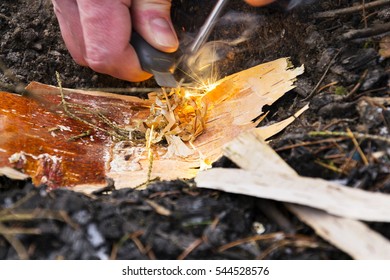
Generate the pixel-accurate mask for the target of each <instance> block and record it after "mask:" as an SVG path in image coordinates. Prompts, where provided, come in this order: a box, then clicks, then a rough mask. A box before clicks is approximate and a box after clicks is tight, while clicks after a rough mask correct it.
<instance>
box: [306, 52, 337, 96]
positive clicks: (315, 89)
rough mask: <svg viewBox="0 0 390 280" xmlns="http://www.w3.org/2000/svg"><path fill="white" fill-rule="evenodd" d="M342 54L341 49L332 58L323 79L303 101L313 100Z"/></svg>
mask: <svg viewBox="0 0 390 280" xmlns="http://www.w3.org/2000/svg"><path fill="white" fill-rule="evenodd" d="M340 53H341V49H340V50H339V51H338V52H337V53H336V54H335V55H334V57H333V58H332V60H331V61H330V62H329V64H328V66H327V67H326V69H325V72H324V74H323V75H322V77H321V79H320V80H319V81H318V83H317V84H316V86H315V87H314V88H313V90H312V91H311V92H310V93H309V95H308V96H307V97H305V98H304V99H303V100H302V101H307V100H309V99H311V98H312V97H313V95H314V94H315V93H316V92H317V89H318V88H319V86H320V85H321V83H322V82H323V81H324V79H325V77H326V75H327V74H328V72H329V69H330V67H331V66H332V65H333V62H334V61H335V60H336V58H337V57H338V56H339V54H340Z"/></svg>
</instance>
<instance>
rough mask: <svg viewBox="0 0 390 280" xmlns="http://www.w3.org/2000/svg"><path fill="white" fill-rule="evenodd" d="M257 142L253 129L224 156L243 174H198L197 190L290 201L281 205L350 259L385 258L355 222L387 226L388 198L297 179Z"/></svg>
mask: <svg viewBox="0 0 390 280" xmlns="http://www.w3.org/2000/svg"><path fill="white" fill-rule="evenodd" d="M262 139H263V138H262V137H261V136H260V135H259V133H258V131H256V130H252V131H250V132H247V133H244V134H242V135H241V136H239V137H238V138H237V139H236V140H234V141H233V142H232V143H230V144H229V145H228V146H227V147H226V148H225V155H226V156H227V157H229V158H230V159H231V160H232V161H233V162H235V163H236V164H237V165H239V166H240V167H241V168H242V169H243V170H237V169H235V170H234V169H211V170H208V171H205V172H201V173H200V174H198V176H197V177H196V179H195V181H196V183H197V186H198V187H203V188H210V189H218V190H222V191H226V192H231V193H239V194H244V195H251V196H256V197H261V198H268V199H273V200H280V201H284V202H290V203H285V205H286V207H287V208H288V209H289V210H290V211H292V212H293V213H295V214H296V215H297V216H298V217H299V218H300V219H301V220H302V221H303V222H305V223H307V224H308V225H309V226H311V227H312V228H313V229H315V230H316V232H317V234H318V235H319V236H321V237H322V238H324V239H325V240H328V241H329V242H330V243H332V244H334V245H335V246H336V247H338V248H339V249H341V250H343V251H344V252H346V253H347V254H349V255H350V256H351V257H353V258H355V259H390V242H389V241H388V240H386V239H385V238H384V237H383V236H381V235H380V234H378V233H377V232H375V231H373V230H371V229H370V228H368V227H367V226H366V225H365V224H363V223H362V222H360V221H357V220H355V219H364V220H370V221H387V222H390V207H389V205H390V204H389V203H390V196H388V195H385V194H380V193H369V192H365V191H361V190H356V189H350V188H348V187H344V186H341V185H338V184H336V183H331V182H328V181H325V180H322V179H312V178H303V177H300V176H299V175H298V174H297V173H296V172H295V171H294V170H293V169H292V168H291V167H290V166H288V165H287V164H286V163H285V162H284V161H283V159H281V158H280V157H279V156H278V155H277V154H276V153H275V152H274V151H273V150H272V149H271V148H270V147H269V146H268V145H266V144H265V143H264V141H263V140H262ZM237 178H239V179H237ZM291 203H299V204H301V205H304V206H297V205H295V204H291ZM307 206H310V207H314V208H320V209H322V210H325V211H327V212H328V213H332V214H327V213H325V212H323V211H321V210H317V209H313V208H310V207H307ZM336 215H337V216H336Z"/></svg>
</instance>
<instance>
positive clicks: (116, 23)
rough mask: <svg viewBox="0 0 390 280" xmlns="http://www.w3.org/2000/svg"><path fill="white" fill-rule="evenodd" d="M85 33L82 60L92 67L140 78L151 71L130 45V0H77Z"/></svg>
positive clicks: (136, 78) (118, 74) (120, 76)
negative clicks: (143, 68) (147, 71)
mask: <svg viewBox="0 0 390 280" xmlns="http://www.w3.org/2000/svg"><path fill="white" fill-rule="evenodd" d="M77 3H78V6H79V13H80V21H81V25H82V29H83V34H84V42H85V56H84V58H85V60H86V62H87V63H88V66H89V67H91V68H92V69H93V70H94V71H96V72H100V73H104V74H109V75H111V76H113V77H116V78H119V79H123V80H128V81H133V82H136V81H142V80H146V79H147V78H149V77H150V76H151V75H150V74H148V73H146V72H144V71H143V70H142V69H141V66H140V63H139V60H138V57H137V54H136V52H135V50H134V49H133V47H131V46H130V44H129V40H130V32H131V21H130V10H129V7H130V3H131V0H88V1H86V0H78V2H77Z"/></svg>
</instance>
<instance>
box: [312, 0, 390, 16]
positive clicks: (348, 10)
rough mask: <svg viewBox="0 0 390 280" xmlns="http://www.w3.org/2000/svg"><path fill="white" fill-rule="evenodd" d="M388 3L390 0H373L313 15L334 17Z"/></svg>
mask: <svg viewBox="0 0 390 280" xmlns="http://www.w3.org/2000/svg"><path fill="white" fill-rule="evenodd" d="M386 5H390V0H379V1H373V2H370V3H364V4H362V5H358V6H353V7H349V8H344V9H337V10H331V11H325V12H320V13H316V14H314V15H313V17H314V18H332V17H336V16H339V15H346V14H352V13H356V12H360V11H362V10H363V9H365V10H366V11H367V10H369V9H374V8H378V7H381V6H386Z"/></svg>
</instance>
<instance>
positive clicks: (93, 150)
mask: <svg viewBox="0 0 390 280" xmlns="http://www.w3.org/2000/svg"><path fill="white" fill-rule="evenodd" d="M301 73H303V67H299V68H296V69H293V68H292V67H291V64H290V62H289V61H288V59H287V58H282V59H278V60H276V61H272V62H268V63H265V64H261V65H258V66H255V67H253V68H251V69H248V70H245V71H242V72H239V73H235V74H233V75H231V76H228V77H226V78H224V79H221V80H219V81H217V82H216V83H215V84H214V85H212V86H213V87H211V86H210V90H208V91H207V92H206V93H205V94H204V95H203V96H202V97H201V98H200V101H199V104H202V108H200V109H201V110H204V111H205V115H204V119H203V120H200V121H202V122H204V127H203V131H202V133H201V134H200V135H199V136H197V137H196V139H191V141H183V142H180V141H178V140H177V138H175V137H174V136H172V135H169V137H167V141H168V142H170V145H166V144H153V145H151V148H150V149H149V148H148V145H147V141H146V139H145V138H143V139H138V140H137V141H133V138H132V137H128V138H126V139H125V140H123V139H118V138H119V137H118V134H121V135H122V136H123V133H128V135H127V136H130V135H131V133H132V132H134V131H135V130H137V129H139V128H140V126H143V125H144V124H145V122H146V120H147V119H148V117H149V116H150V115H151V110H152V109H151V108H158V109H157V110H162V107H161V108H160V107H159V106H161V104H160V103H159V104H157V103H158V100H157V97H156V96H157V94H156V93H154V94H151V95H150V97H149V99H148V100H142V99H139V98H136V97H130V96H122V95H117V94H111V93H105V92H90V91H82V90H72V89H63V90H62V94H63V98H64V99H63V100H62V97H61V89H59V88H57V87H53V86H47V85H42V84H39V83H32V84H30V85H29V86H28V87H27V91H28V92H29V94H28V95H27V96H25V97H23V96H19V95H15V94H10V93H5V92H2V93H0V134H1V135H2V136H3V137H2V138H1V140H0V167H12V168H15V169H17V170H19V171H22V172H24V173H25V174H28V175H29V176H31V177H32V179H33V182H34V184H36V185H40V184H42V183H44V184H47V185H49V186H50V187H52V188H56V187H63V186H67V187H72V188H73V189H74V190H80V191H84V192H90V191H93V190H96V189H97V188H99V187H102V186H104V185H105V181H106V179H107V178H111V179H113V180H114V183H115V187H116V188H123V187H136V186H139V185H140V184H142V183H144V182H145V181H147V180H148V178H149V179H154V178H160V179H163V180H173V179H178V178H180V179H187V178H193V177H194V176H195V175H196V174H197V173H198V171H199V169H201V168H202V166H207V165H210V164H211V163H212V162H214V161H216V160H217V159H219V158H220V157H221V156H222V154H223V151H222V147H223V146H224V145H225V144H226V143H228V142H230V141H231V140H232V139H234V138H235V137H236V136H237V135H239V134H240V133H241V132H243V131H246V130H248V129H251V128H253V127H255V126H256V125H257V122H253V119H256V118H257V117H258V116H259V115H261V114H262V113H263V106H264V105H266V104H268V105H269V104H272V103H273V102H275V101H276V100H277V99H278V98H280V97H281V96H282V95H283V94H285V93H286V92H287V91H289V90H291V89H292V88H294V81H295V79H296V76H297V75H300V74H301ZM184 90H186V89H184ZM61 102H62V103H61ZM66 103H68V106H70V105H71V106H72V114H71V115H70V114H69V112H67V110H66V108H65V107H64V104H66ZM173 125H175V124H174V123H173ZM125 136H126V135H125ZM183 153H184V154H183ZM151 158H153V161H152V164H151Z"/></svg>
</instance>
